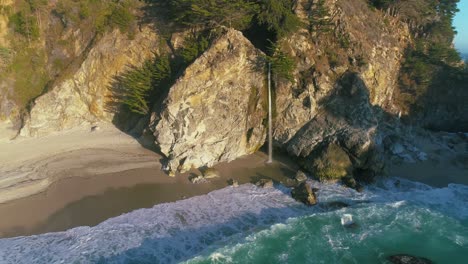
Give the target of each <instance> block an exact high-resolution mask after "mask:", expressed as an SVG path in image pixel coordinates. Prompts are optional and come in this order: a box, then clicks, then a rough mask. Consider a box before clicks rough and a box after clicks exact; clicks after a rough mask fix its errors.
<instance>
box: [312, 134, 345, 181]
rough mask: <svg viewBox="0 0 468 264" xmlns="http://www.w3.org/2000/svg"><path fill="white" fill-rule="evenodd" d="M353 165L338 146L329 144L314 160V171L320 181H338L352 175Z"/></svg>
mask: <svg viewBox="0 0 468 264" xmlns="http://www.w3.org/2000/svg"><path fill="white" fill-rule="evenodd" d="M352 167H353V164H352V163H351V160H350V159H349V157H348V154H347V153H346V152H344V150H343V149H341V148H340V147H339V146H338V145H336V144H334V143H332V144H329V145H328V146H327V147H326V148H325V149H324V150H323V151H321V153H320V154H319V155H318V156H317V157H314V158H313V160H312V170H313V171H314V175H315V176H316V177H317V178H318V179H319V180H320V181H336V180H339V179H342V178H343V177H346V176H348V175H351V174H352Z"/></svg>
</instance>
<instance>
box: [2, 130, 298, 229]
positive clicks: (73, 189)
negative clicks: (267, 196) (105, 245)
mask: <svg viewBox="0 0 468 264" xmlns="http://www.w3.org/2000/svg"><path fill="white" fill-rule="evenodd" d="M0 149H1V150H2V151H1V152H0V215H1V216H2V217H1V218H0V237H12V236H21V235H31V234H39V233H44V232H52V231H62V230H66V229H69V228H72V227H76V226H93V225H96V224H98V223H100V222H102V221H104V220H106V219H108V218H110V217H115V216H118V215H121V214H123V213H127V212H130V211H132V210H135V209H138V208H149V207H152V206H153V205H155V204H158V203H164V202H173V201H177V200H180V199H184V198H188V197H192V196H196V195H201V194H206V193H208V192H210V191H213V190H216V189H220V188H223V187H226V186H227V185H228V183H227V181H228V179H236V180H237V181H238V182H239V184H243V183H248V182H254V181H256V180H258V179H259V178H271V179H274V180H275V181H277V182H284V181H286V180H287V178H286V176H287V175H289V176H290V175H293V174H294V173H295V170H296V169H297V168H295V165H294V164H293V163H292V162H291V161H288V160H287V159H286V160H285V162H276V163H274V164H272V165H269V166H267V165H265V160H266V156H265V154H263V153H261V152H259V153H256V154H253V155H250V156H247V157H241V158H239V159H238V160H235V161H233V162H230V163H221V164H218V165H217V166H216V167H215V168H216V170H217V171H218V173H219V176H220V177H219V178H215V179H210V180H209V181H207V182H205V183H200V184H193V183H191V182H190V181H189V180H188V179H189V177H190V176H191V175H193V174H197V175H200V174H201V173H200V171H198V170H193V171H191V172H188V173H184V174H177V175H176V176H175V177H169V176H168V175H167V174H166V173H165V172H163V171H162V170H161V164H160V162H159V160H160V158H161V157H160V156H159V155H158V154H156V153H155V152H153V151H151V150H148V149H145V148H144V147H142V146H141V145H140V144H139V143H138V142H137V141H136V140H135V139H133V138H132V137H130V136H128V135H126V134H124V133H122V132H120V131H119V130H117V129H116V128H114V127H112V126H110V125H108V126H101V129H100V130H99V131H96V132H90V131H89V130H86V129H76V130H73V131H67V132H64V133H58V134H55V135H50V136H47V137H43V138H36V139H34V138H19V139H16V140H13V141H10V140H3V141H2V142H0ZM283 160H284V159H283Z"/></svg>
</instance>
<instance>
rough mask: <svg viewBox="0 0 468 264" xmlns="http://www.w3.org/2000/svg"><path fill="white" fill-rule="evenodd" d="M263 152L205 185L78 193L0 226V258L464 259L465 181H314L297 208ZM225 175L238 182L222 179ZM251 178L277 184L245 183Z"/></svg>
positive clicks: (285, 167) (279, 168)
mask: <svg viewBox="0 0 468 264" xmlns="http://www.w3.org/2000/svg"><path fill="white" fill-rule="evenodd" d="M264 158H265V155H264V154H258V156H250V157H247V158H246V160H249V161H250V162H246V160H244V161H242V162H240V163H239V164H236V163H234V165H232V164H231V165H232V166H224V167H223V166H221V167H219V168H218V169H219V171H220V174H222V177H221V178H219V179H217V180H213V181H212V182H211V183H200V184H190V183H182V184H180V182H179V183H177V179H174V180H173V182H170V181H169V182H167V183H164V184H162V183H157V184H156V183H144V184H139V185H138V184H137V185H134V186H133V187H125V188H116V189H112V190H107V191H105V192H102V193H100V194H99V195H92V196H88V197H82V198H81V199H78V200H76V201H73V202H71V203H70V204H67V205H66V206H64V207H63V208H61V209H60V210H58V211H56V212H54V213H52V214H50V215H49V216H48V217H46V218H45V219H47V220H46V221H42V222H45V223H46V224H44V223H37V221H36V222H35V221H33V220H32V221H30V222H29V223H28V224H25V226H24V227H23V228H22V229H21V228H20V227H19V228H18V229H17V230H16V231H15V230H12V232H11V233H9V234H8V233H5V234H6V235H5V236H4V238H2V239H0V263H180V262H185V263H387V258H388V257H389V256H390V255H394V254H410V255H415V256H421V257H425V258H428V259H430V260H431V261H433V262H434V263H466V259H468V253H467V252H468V186H466V185H460V184H449V185H448V186H446V187H442V188H434V187H430V186H428V185H425V184H422V183H418V182H414V181H409V180H406V179H401V178H383V179H379V180H378V181H377V183H376V184H374V185H371V186H367V187H366V188H365V189H364V191H363V192H361V193H358V192H356V191H354V190H351V189H349V188H345V187H343V186H341V185H340V184H322V183H318V182H313V183H312V184H313V185H314V187H316V188H318V189H319V191H318V193H317V194H318V200H319V205H317V206H314V207H307V206H305V205H302V204H300V203H298V202H296V201H295V200H293V199H292V198H291V195H290V189H289V188H286V187H285V186H284V185H282V184H279V182H284V181H286V180H285V179H287V178H289V177H291V175H293V174H294V173H295V169H296V168H294V167H293V166H292V165H290V164H288V163H287V162H275V163H273V164H272V165H266V164H264V163H263V162H261V161H262V160H263V161H264V160H265V159H264ZM241 164H248V166H247V165H245V166H242V165H241ZM176 178H177V177H176ZM228 178H236V179H237V180H238V181H239V183H240V184H241V185H240V186H239V187H232V186H227V187H225V186H226V179H228ZM258 178H272V179H274V181H275V182H276V183H275V185H274V187H273V188H259V187H257V186H255V185H253V184H251V183H249V182H251V181H255V180H257V179H258ZM88 180H91V179H88ZM62 184H76V182H75V183H73V182H71V183H67V182H63V183H62ZM184 193H185V195H187V197H181V194H184ZM42 195H46V196H47V194H42ZM52 198H54V197H52ZM46 201H47V199H46V200H44V201H43V202H44V203H46ZM155 204H156V205H155ZM29 206H34V205H31V204H29ZM0 209H1V208H0ZM11 212H13V211H11ZM345 215H351V216H352V218H353V221H354V222H355V224H354V225H352V227H345V226H343V225H342V223H341V221H342V218H343V217H344V216H345ZM15 232H16V233H15ZM33 234H35V235H33ZM388 263H389V262H388Z"/></svg>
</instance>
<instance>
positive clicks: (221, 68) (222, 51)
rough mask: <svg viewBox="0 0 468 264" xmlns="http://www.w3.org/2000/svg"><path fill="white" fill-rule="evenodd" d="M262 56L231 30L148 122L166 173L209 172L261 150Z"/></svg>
mask: <svg viewBox="0 0 468 264" xmlns="http://www.w3.org/2000/svg"><path fill="white" fill-rule="evenodd" d="M262 55H263V54H262V52H261V51H259V50H257V49H256V48H255V47H254V46H253V45H252V44H251V43H250V41H249V40H247V39H246V38H245V37H244V36H243V35H242V33H241V32H239V31H236V30H233V29H229V30H227V32H226V33H225V34H223V35H222V36H221V37H219V38H218V39H216V40H215V41H214V42H213V44H212V45H211V47H210V48H209V49H208V50H207V51H206V52H205V53H203V54H202V55H201V57H199V58H198V59H197V60H196V61H195V62H194V63H193V64H192V65H190V66H189V67H188V68H187V69H186V70H185V73H184V74H183V76H181V77H180V78H179V79H178V80H177V82H176V83H175V85H174V86H173V87H172V88H171V89H170V91H169V94H168V97H167V98H166V101H165V103H164V108H163V110H162V112H161V113H160V115H158V117H154V118H153V121H152V123H153V125H152V130H153V131H154V136H155V138H156V142H155V143H156V144H157V145H159V146H160V149H161V152H162V153H164V154H165V155H166V157H167V158H168V165H167V169H168V170H170V171H186V170H189V169H190V168H192V167H195V168H197V167H201V166H212V165H214V164H216V163H218V162H223V161H231V160H234V159H235V158H237V157H239V156H242V155H246V154H251V153H253V152H255V151H257V150H258V149H259V147H260V146H262V145H263V143H264V141H265V131H266V127H265V126H264V125H263V121H264V118H265V117H266V109H265V75H264V72H263V66H262V65H258V63H259V61H260V63H261V60H260V58H261V56H262Z"/></svg>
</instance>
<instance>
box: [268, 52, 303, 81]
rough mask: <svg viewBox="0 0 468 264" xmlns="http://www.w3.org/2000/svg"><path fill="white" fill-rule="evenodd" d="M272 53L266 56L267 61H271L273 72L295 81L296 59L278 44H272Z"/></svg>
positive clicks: (279, 76) (280, 76) (281, 77)
mask: <svg viewBox="0 0 468 264" xmlns="http://www.w3.org/2000/svg"><path fill="white" fill-rule="evenodd" d="M271 53H272V55H271V56H268V55H267V56H266V61H267V63H270V65H271V71H272V73H273V74H274V75H275V76H276V77H278V78H279V79H282V80H288V81H290V82H294V76H293V72H294V69H295V68H296V63H295V61H294V59H293V58H291V57H290V56H289V55H288V54H286V53H284V52H283V51H281V50H280V49H279V47H278V46H276V45H272V51H271Z"/></svg>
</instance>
